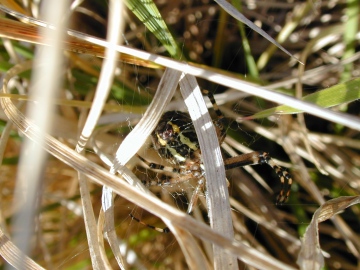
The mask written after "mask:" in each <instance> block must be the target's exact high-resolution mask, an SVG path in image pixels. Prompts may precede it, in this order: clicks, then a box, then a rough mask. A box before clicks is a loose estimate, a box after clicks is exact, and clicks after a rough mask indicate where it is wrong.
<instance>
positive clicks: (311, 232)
mask: <svg viewBox="0 0 360 270" xmlns="http://www.w3.org/2000/svg"><path fill="white" fill-rule="evenodd" d="M359 203H360V196H350V197H339V198H336V199H332V200H330V201H327V202H326V203H324V204H323V205H322V206H320V207H319V209H317V210H316V212H315V214H314V216H313V217H312V220H311V223H310V225H309V226H308V228H307V229H306V232H305V234H304V236H303V238H302V247H301V251H300V253H299V257H298V259H297V264H298V265H299V266H300V269H304V270H305V269H314V270H317V269H321V268H322V267H324V257H323V255H322V251H321V248H320V243H319V228H318V223H320V222H323V221H325V220H327V219H330V218H332V217H333V216H335V215H337V214H338V213H340V212H342V211H343V210H345V209H346V208H348V207H350V206H352V205H354V204H359Z"/></svg>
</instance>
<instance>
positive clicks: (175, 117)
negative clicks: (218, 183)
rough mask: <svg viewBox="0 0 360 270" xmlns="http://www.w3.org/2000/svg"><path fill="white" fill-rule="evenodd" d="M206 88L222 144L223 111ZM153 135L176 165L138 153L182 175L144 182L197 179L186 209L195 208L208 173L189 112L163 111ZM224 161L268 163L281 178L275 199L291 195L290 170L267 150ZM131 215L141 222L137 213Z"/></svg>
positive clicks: (155, 143)
mask: <svg viewBox="0 0 360 270" xmlns="http://www.w3.org/2000/svg"><path fill="white" fill-rule="evenodd" d="M203 92H204V94H206V95H207V96H208V97H209V99H210V101H211V103H212V105H213V108H214V110H215V112H216V115H217V119H215V120H214V121H213V123H214V126H215V128H216V132H217V136H218V139H219V143H220V144H221V143H222V142H223V141H224V139H225V136H226V133H225V129H224V115H223V114H222V112H221V111H220V109H219V107H218V106H217V104H216V101H215V98H214V96H213V95H212V94H211V93H210V92H208V91H203ZM151 137H152V142H153V146H154V148H155V150H156V151H157V152H158V154H159V155H160V157H162V158H164V159H166V160H167V161H168V162H170V163H172V164H174V166H175V167H168V166H162V165H159V164H156V163H150V162H148V161H147V160H146V159H144V158H142V157H141V156H139V155H138V157H139V158H140V159H141V160H142V161H143V162H144V163H145V164H146V165H147V166H148V167H149V168H151V169H154V170H160V171H169V172H172V173H176V174H179V177H176V178H174V179H173V180H169V181H168V182H164V181H162V182H156V183H154V182H148V183H145V184H147V185H166V184H168V185H169V184H172V183H179V182H182V181H187V180H190V179H197V187H196V189H195V191H194V193H193V195H192V198H191V201H190V203H189V206H188V209H187V213H188V214H190V213H191V212H192V209H193V206H194V205H195V204H196V202H197V199H198V196H199V194H200V193H201V192H202V189H203V188H204V185H205V178H206V177H205V172H204V165H203V164H202V161H201V149H200V147H199V141H198V139H197V136H196V132H195V128H194V125H193V123H192V121H191V118H190V116H189V114H187V113H184V112H181V111H168V112H166V113H164V114H163V115H162V117H161V119H160V121H159V124H158V126H157V127H156V128H155V130H154V131H153V133H152V136H151ZM224 164H225V169H226V170H228V169H232V168H236V167H242V166H245V165H255V164H268V165H269V166H271V167H272V168H273V169H274V170H275V172H276V174H277V175H278V177H279V178H280V181H281V190H280V193H279V195H278V197H277V200H276V203H277V204H281V203H283V202H285V201H286V200H287V198H288V197H289V195H290V188H291V184H292V178H291V176H290V174H289V173H288V172H287V171H285V170H284V169H283V168H282V167H280V166H278V165H277V164H276V163H275V162H274V161H273V160H272V159H271V157H270V155H269V154H268V153H266V152H262V151H255V152H251V153H248V154H243V155H239V156H236V157H231V158H227V159H225V160H224ZM131 217H132V218H133V219H135V220H137V221H139V222H141V221H140V220H139V219H137V218H135V217H134V216H131ZM141 223H142V224H144V225H146V226H148V227H150V228H153V229H156V230H161V229H158V228H155V227H153V226H150V225H147V224H145V223H143V222H141ZM162 231H164V232H168V229H162Z"/></svg>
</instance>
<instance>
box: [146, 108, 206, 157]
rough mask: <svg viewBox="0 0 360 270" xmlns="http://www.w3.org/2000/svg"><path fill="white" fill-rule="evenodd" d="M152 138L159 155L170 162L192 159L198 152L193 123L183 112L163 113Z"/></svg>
mask: <svg viewBox="0 0 360 270" xmlns="http://www.w3.org/2000/svg"><path fill="white" fill-rule="evenodd" d="M152 140H153V144H154V147H155V149H156V150H157V151H158V153H159V155H160V156H161V157H163V158H165V159H167V160H168V161H170V162H172V163H176V164H182V163H185V162H186V160H189V159H190V160H193V159H194V157H195V155H198V154H199V152H200V149H199V142H198V139H197V136H196V133H195V128H194V125H193V123H192V121H191V118H190V116H189V114H187V113H184V112H180V111H169V112H166V113H164V114H163V115H162V117H161V119H160V122H159V124H158V126H157V127H156V128H155V130H154V132H153V133H152Z"/></svg>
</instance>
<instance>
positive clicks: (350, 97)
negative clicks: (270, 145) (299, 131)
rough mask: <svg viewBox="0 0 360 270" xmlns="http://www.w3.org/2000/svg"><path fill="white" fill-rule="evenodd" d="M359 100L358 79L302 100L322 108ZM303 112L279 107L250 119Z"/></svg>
mask: <svg viewBox="0 0 360 270" xmlns="http://www.w3.org/2000/svg"><path fill="white" fill-rule="evenodd" d="M359 98H360V78H357V79H354V80H351V81H348V82H346V83H342V84H337V85H334V86H332V87H330V88H327V89H323V90H321V91H318V92H316V93H313V94H310V95H307V96H305V97H303V98H302V100H304V101H307V102H311V103H314V104H316V105H318V106H320V107H323V108H329V107H332V106H336V105H340V104H344V103H348V102H351V101H355V100H357V99H359ZM301 112H303V111H301V110H297V109H294V108H291V107H289V106H286V105H281V106H278V107H275V108H271V109H268V110H264V111H261V112H259V113H256V114H254V115H252V116H251V117H249V118H251V119H255V118H264V117H268V116H270V115H273V114H295V113H301Z"/></svg>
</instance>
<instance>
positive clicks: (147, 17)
mask: <svg viewBox="0 0 360 270" xmlns="http://www.w3.org/2000/svg"><path fill="white" fill-rule="evenodd" d="M125 4H126V6H127V7H128V8H129V9H130V10H131V11H132V12H133V13H134V14H135V15H136V17H138V18H139V20H140V21H141V22H143V23H144V24H145V26H146V27H147V29H149V30H150V31H151V32H152V33H153V34H154V35H155V36H156V37H157V39H159V41H160V42H161V43H162V44H163V45H164V47H165V48H166V50H167V51H168V52H169V54H170V55H171V56H172V57H174V58H176V59H179V58H180V56H181V51H180V49H179V47H178V46H177V44H176V42H175V40H174V38H173V36H172V35H171V33H170V31H169V29H168V28H167V26H166V23H165V21H164V20H163V18H162V16H161V14H160V12H159V10H158V9H157V7H156V5H155V4H154V2H153V1H152V0H127V1H125Z"/></svg>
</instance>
